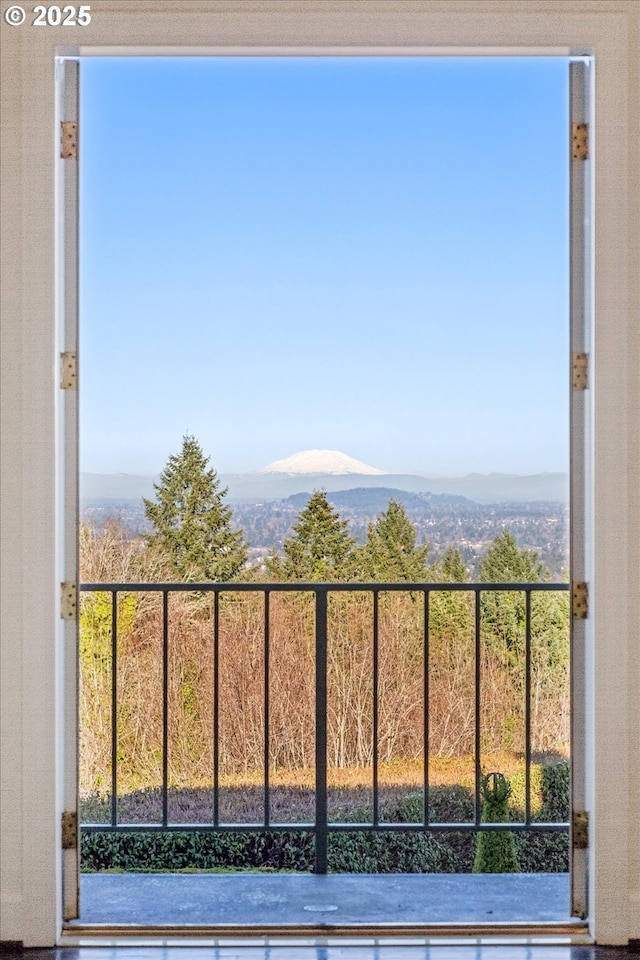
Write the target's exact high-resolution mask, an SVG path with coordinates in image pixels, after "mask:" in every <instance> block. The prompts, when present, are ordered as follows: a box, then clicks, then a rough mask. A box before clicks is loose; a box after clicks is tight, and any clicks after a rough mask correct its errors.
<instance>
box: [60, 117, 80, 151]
mask: <svg viewBox="0 0 640 960" xmlns="http://www.w3.org/2000/svg"><path fill="white" fill-rule="evenodd" d="M60 156H61V157H62V159H63V160H77V158H78V124H77V123H75V121H70V120H63V121H62V123H61V124H60Z"/></svg>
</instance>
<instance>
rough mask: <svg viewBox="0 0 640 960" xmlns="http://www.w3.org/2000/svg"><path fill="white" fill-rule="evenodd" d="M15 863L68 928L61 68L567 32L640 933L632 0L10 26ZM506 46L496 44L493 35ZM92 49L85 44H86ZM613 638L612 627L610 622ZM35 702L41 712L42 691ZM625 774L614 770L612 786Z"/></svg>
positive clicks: (611, 914) (31, 941) (440, 4)
mask: <svg viewBox="0 0 640 960" xmlns="http://www.w3.org/2000/svg"><path fill="white" fill-rule="evenodd" d="M1 31H2V45H3V57H2V60H1V62H0V70H1V71H2V81H3V82H2V86H1V88H0V95H1V97H2V105H3V122H4V130H5V138H4V139H3V151H4V153H5V154H6V162H3V192H2V204H3V218H2V229H3V239H5V240H6V241H7V242H5V243H3V244H2V251H1V254H2V262H3V285H2V289H1V291H0V294H1V296H2V311H3V323H2V329H1V333H2V346H3V349H2V361H1V362H2V384H3V394H2V410H1V414H2V449H3V457H2V484H3V497H2V544H3V550H2V556H1V560H2V569H3V575H2V604H1V606H0V617H1V625H2V645H1V646H0V656H1V657H2V670H1V672H0V683H1V685H2V698H1V710H2V727H3V743H2V778H1V782H0V791H1V801H2V802H1V806H0V813H1V817H2V852H3V857H2V864H1V867H0V937H1V938H2V939H4V940H13V941H20V940H21V941H22V942H23V943H24V945H25V946H26V947H40V946H41V947H48V946H52V945H53V944H55V943H56V942H57V941H58V939H59V937H60V933H61V927H62V920H61V916H62V898H61V875H62V871H61V853H60V832H61V830H60V815H61V813H62V811H63V809H64V796H63V772H62V771H63V769H64V752H65V751H64V683H63V676H64V656H63V650H64V638H63V625H62V621H61V620H60V600H59V595H60V586H59V585H60V581H61V580H63V579H64V572H63V571H62V570H61V569H60V553H59V550H58V547H57V544H58V543H59V540H60V537H61V518H60V514H59V511H58V510H57V508H56V502H59V499H60V497H59V492H58V491H59V484H58V480H57V478H56V430H57V417H58V412H57V407H58V400H57V397H58V393H57V391H58V375H59V370H58V364H57V362H54V357H55V323H54V308H55V303H54V280H55V264H54V240H55V229H56V227H55V224H54V162H53V159H52V158H53V153H52V143H53V142H54V140H55V131H54V129H53V124H52V118H53V117H54V112H55V87H54V83H53V65H54V59H55V57H56V56H61V55H63V54H65V53H67V54H69V55H73V56H78V55H82V54H84V53H85V52H86V51H87V50H88V49H89V48H90V50H91V51H93V52H96V51H98V50H99V49H100V47H102V48H103V49H109V50H113V49H115V48H116V45H118V44H123V43H124V42H127V43H129V44H131V45H132V48H133V47H137V50H138V51H139V52H144V51H146V52H148V53H151V54H152V55H153V53H154V52H155V53H157V52H158V51H159V50H165V51H172V50H175V49H176V48H175V46H172V45H176V44H180V45H182V49H184V47H186V46H189V49H190V50H191V51H192V52H198V51H206V50H207V49H209V45H210V44H211V41H212V38H215V40H216V42H217V43H219V44H220V46H221V47H225V48H226V49H227V52H238V51H240V50H244V51H245V52H246V51H247V49H249V48H251V47H252V45H256V44H264V45H267V46H269V45H271V46H273V47H281V46H282V45H285V46H286V47H287V48H288V49H289V50H294V49H295V48H296V47H298V46H306V47H309V46H313V47H315V48H317V49H318V50H320V49H323V48H324V49H326V48H331V49H333V50H336V51H337V52H339V50H340V48H341V47H342V46H343V45H344V44H352V45H358V44H360V45H367V44H368V45H369V46H372V47H374V48H375V49H376V50H381V49H383V48H385V45H387V44H395V46H396V49H397V48H400V49H402V48H404V47H407V48H409V47H411V46H413V47H415V45H416V44H423V49H425V50H427V49H429V50H431V51H434V52H437V51H438V50H439V49H441V48H444V47H447V48H451V47H456V45H457V46H458V48H465V49H472V48H475V49H478V52H482V50H491V51H492V52H496V46H495V45H496V42H497V43H499V44H500V45H501V48H500V49H501V50H503V51H508V50H510V49H514V48H517V49H519V50H524V49H526V48H527V46H535V47H537V48H542V47H547V48H549V49H551V50H559V48H562V50H563V51H564V52H566V53H567V54H575V55H580V54H584V55H591V56H593V57H594V59H595V65H596V69H595V80H594V100H593V103H594V111H595V129H594V131H592V133H593V136H592V144H593V145H594V146H595V151H596V152H595V154H594V157H595V162H594V163H593V166H592V183H593V185H594V191H593V207H594V213H595V216H594V221H593V243H592V249H591V256H592V262H593V264H594V270H593V289H592V291H591V293H592V298H593V301H592V302H593V312H594V316H595V322H594V329H593V344H594V363H593V365H592V370H591V382H592V392H591V407H590V413H589V423H590V429H591V435H592V469H591V470H590V473H589V476H588V477H587V483H586V487H587V490H586V498H587V502H586V505H585V516H586V519H587V526H588V530H589V543H588V554H589V557H590V563H591V566H590V571H589V572H590V576H591V577H592V579H590V581H589V587H590V615H589V619H588V620H587V621H586V623H585V652H584V659H585V677H586V680H585V699H586V710H585V716H586V721H587V723H586V730H585V740H586V744H587V751H586V763H585V767H586V769H585V798H586V809H587V811H588V812H589V814H590V817H591V824H590V826H591V835H592V836H591V843H590V847H589V850H588V853H587V859H588V864H589V875H590V881H591V882H590V888H589V929H590V933H591V936H592V937H593V938H594V939H595V940H596V941H597V942H598V943H602V944H625V943H627V942H628V940H629V938H635V939H640V833H639V832H638V831H639V826H638V818H637V815H635V811H637V810H638V809H640V778H639V777H638V769H639V768H640V748H639V745H638V741H637V737H636V736H635V732H636V731H637V730H638V728H639V727H640V702H639V701H638V697H637V695H636V694H637V690H638V688H639V687H640V664H639V663H638V658H637V655H636V651H637V638H638V636H640V604H639V603H638V597H639V596H640V436H639V434H638V414H637V411H638V410H639V409H640V339H639V337H638V315H639V311H640V278H639V277H638V273H637V270H636V269H635V264H637V263H638V262H639V261H640V221H639V219H638V217H637V211H638V209H639V208H640V184H639V182H638V177H637V157H638V156H640V122H639V120H638V117H639V116H640V69H639V64H638V58H637V50H638V48H640V10H639V9H638V6H637V4H636V3H634V2H632V0H607V3H603V4H594V3H592V2H591V0H540V2H539V3H538V4H536V5H535V9H533V7H532V5H531V4H530V3H528V2H523V0H496V2H494V3H491V4H487V3H486V0H366V2H363V0H341V2H340V3H337V2H333V0H279V2H278V3H271V2H266V0H265V2H263V0H225V2H224V3H222V2H220V3H219V2H217V0H191V3H190V4H189V12H188V13H187V12H186V11H185V10H184V5H183V3H182V0H174V2H173V3H172V2H166V0H163V2H160V0H129V2H128V3H127V5H126V9H123V7H122V5H121V4H119V3H115V2H113V0H104V2H101V3H100V5H99V9H98V8H97V7H96V9H95V10H94V11H93V20H92V23H91V25H90V26H89V27H86V28H82V29H80V28H77V29H76V28H73V29H69V28H64V29H63V28H61V27H60V28H55V27H47V28H45V29H42V30H33V29H32V28H31V27H30V26H29V25H28V24H24V25H23V26H22V27H19V26H15V27H14V26H7V25H5V24H4V23H3V24H2V28H1ZM491 44H493V46H491ZM85 45H86V46H85ZM596 637H597V644H596V642H595V639H596ZM35 705H37V708H36V706H35ZM612 785H614V786H615V788H614V789H612Z"/></svg>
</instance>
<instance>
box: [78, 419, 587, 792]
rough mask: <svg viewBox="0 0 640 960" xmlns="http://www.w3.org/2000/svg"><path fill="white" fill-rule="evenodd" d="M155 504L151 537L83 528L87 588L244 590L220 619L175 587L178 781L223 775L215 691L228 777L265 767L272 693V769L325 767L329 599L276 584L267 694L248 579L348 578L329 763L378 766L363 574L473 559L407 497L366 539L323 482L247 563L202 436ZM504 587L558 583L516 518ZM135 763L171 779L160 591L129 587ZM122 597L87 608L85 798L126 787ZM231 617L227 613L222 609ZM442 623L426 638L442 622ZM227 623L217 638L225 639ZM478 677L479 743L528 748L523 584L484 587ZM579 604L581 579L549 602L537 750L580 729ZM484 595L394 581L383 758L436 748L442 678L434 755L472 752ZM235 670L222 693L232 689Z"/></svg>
mask: <svg viewBox="0 0 640 960" xmlns="http://www.w3.org/2000/svg"><path fill="white" fill-rule="evenodd" d="M155 489H156V498H155V500H153V501H152V500H146V501H145V511H146V512H147V516H148V518H149V520H150V521H151V523H152V524H153V532H152V533H150V534H149V535H147V536H145V537H142V538H136V539H132V538H131V537H130V536H128V534H127V532H126V531H125V530H124V529H123V528H121V527H118V525H117V524H115V523H114V524H108V525H107V527H106V528H105V529H104V530H103V531H102V532H100V533H97V532H96V531H94V530H92V529H91V528H86V527H85V528H83V529H82V530H81V557H82V579H83V580H84V581H85V582H96V583H97V582H114V581H115V582H122V583H126V582H145V581H146V582H158V581H173V580H181V581H185V582H192V583H194V584H197V583H200V582H204V581H217V582H223V583H228V584H229V591H228V592H227V591H225V592H224V593H223V594H222V595H221V597H220V603H219V606H218V609H217V612H216V613H215V614H214V605H213V599H212V596H211V595H210V594H207V593H204V592H203V591H197V589H196V590H194V591H193V592H181V593H173V594H171V597H170V606H169V646H168V661H167V662H168V667H169V691H168V701H169V721H170V722H169V729H170V744H169V775H170V782H171V785H173V786H175V787H189V786H195V785H197V784H203V783H207V782H210V777H211V770H212V766H213V749H214V746H213V738H212V730H213V716H214V702H215V704H217V709H218V716H219V730H218V738H217V740H218V749H219V758H220V770H221V773H222V774H223V775H226V774H228V775H237V774H243V775H253V774H255V773H257V772H259V771H260V770H261V768H262V764H263V761H264V751H265V742H264V736H265V734H264V720H265V709H266V705H267V699H268V703H269V716H270V721H269V722H270V730H269V747H268V752H269V758H270V764H271V765H272V766H273V768H274V769H278V768H280V769H281V768H285V769H289V770H298V769H302V768H309V767H311V766H312V765H313V758H314V736H315V734H314V724H315V716H314V703H315V634H314V607H313V602H312V596H311V595H310V594H309V593H307V594H304V593H301V592H292V593H287V594H282V593H273V594H272V596H271V598H270V607H269V614H268V619H269V691H268V694H267V693H266V691H265V683H264V676H265V662H266V659H265V658H266V640H265V601H264V597H263V596H262V594H260V592H259V589H257V590H256V591H255V592H253V591H251V592H248V593H241V592H238V591H236V592H234V591H233V582H234V581H236V582H237V581H239V580H243V581H252V580H253V581H255V582H256V587H257V588H259V585H260V583H261V582H265V581H267V582H269V581H294V582H331V581H349V582H352V583H353V584H354V590H353V591H348V592H346V593H339V594H338V593H334V594H330V596H329V607H328V651H327V660H328V668H327V669H328V678H327V683H328V735H327V742H328V762H329V765H330V766H331V767H348V766H366V765H368V764H370V763H371V760H372V755H373V669H372V668H373V660H372V657H373V648H372V636H373V629H374V627H373V609H372V597H371V595H370V594H368V593H366V592H365V591H358V590H357V589H356V588H357V584H358V583H359V582H360V583H365V582H380V583H386V582H392V581H393V582H406V583H407V584H410V583H413V582H418V583H420V582H431V583H434V584H437V583H442V584H448V583H464V582H465V581H466V580H467V579H468V576H467V569H466V567H465V564H464V562H463V560H462V558H461V556H460V553H459V551H458V550H456V548H455V547H454V546H452V547H451V548H450V549H449V550H448V552H447V553H446V555H445V556H444V557H442V558H440V559H439V560H437V561H435V562H434V563H429V556H428V553H429V547H428V545H423V546H418V545H417V544H416V535H415V529H414V527H413V524H412V522H411V520H410V519H409V517H408V516H407V515H406V512H405V510H404V508H403V507H402V505H401V504H399V503H397V502H396V501H393V500H391V501H390V502H389V504H388V507H387V509H386V510H385V511H383V512H382V514H381V515H380V516H379V517H378V518H377V519H376V520H375V521H374V522H372V523H371V524H370V525H369V528H368V531H367V537H366V540H365V542H364V543H363V544H362V545H359V544H357V543H356V541H355V540H354V539H353V538H352V537H351V536H350V534H349V531H348V527H347V524H346V522H345V521H344V520H343V519H341V517H340V515H339V514H338V512H337V511H335V510H334V509H333V507H332V506H331V505H330V504H329V502H328V500H327V497H326V494H325V493H324V492H323V491H315V492H314V493H313V494H312V495H311V496H310V498H309V500H308V502H307V504H306V506H305V507H304V509H303V510H302V511H301V512H300V514H299V516H298V519H297V522H296V524H295V525H294V527H293V530H292V533H291V536H290V537H289V538H287V539H286V540H285V541H284V543H283V546H282V551H281V553H279V554H274V555H272V556H271V557H270V558H268V559H267V561H266V570H263V569H248V568H247V565H246V560H247V544H246V543H245V540H244V536H243V533H242V531H239V530H236V529H234V528H233V523H232V511H231V509H230V507H229V506H228V505H227V504H226V503H225V495H226V491H225V490H224V489H221V486H220V481H219V479H218V477H217V474H216V472H215V471H214V470H213V469H211V468H210V467H209V465H208V460H207V458H206V457H205V456H204V454H203V452H202V449H201V447H200V445H199V444H198V442H197V441H196V440H195V438H194V437H192V436H189V435H187V436H185V437H184V439H183V445H182V450H181V452H180V453H179V454H177V455H174V456H171V457H170V458H169V460H168V462H167V465H166V467H165V469H164V471H163V472H162V474H161V476H160V478H159V481H158V483H157V484H156V488H155ZM479 578H480V579H481V580H482V581H484V582H487V584H490V583H501V582H522V583H524V582H543V581H545V580H548V579H549V574H548V571H547V570H546V569H545V568H544V567H543V565H542V564H541V563H540V562H539V561H538V558H537V556H536V555H535V553H532V552H530V551H526V550H521V549H519V548H518V545H517V543H516V542H515V540H514V538H513V536H512V535H511V534H510V533H509V531H507V530H505V531H504V532H503V533H502V534H501V535H499V536H498V537H496V538H495V540H494V542H493V544H492V545H491V547H490V548H489V550H488V552H487V554H486V556H485V557H484V558H483V559H482V561H481V564H480V569H479ZM117 611H118V612H117V617H118V622H117V627H118V629H117V688H118V703H117V706H116V711H117V719H118V744H117V752H118V764H119V777H120V782H121V785H122V786H123V789H124V785H126V786H127V787H128V788H129V789H140V788H143V787H151V786H157V785H158V784H159V782H161V770H162V760H161V751H160V745H161V743H162V728H163V718H162V697H161V690H162V683H163V680H162V674H163V652H162V640H161V638H162V609H161V604H160V601H159V597H158V595H157V594H155V595H153V594H144V593H135V592H127V591H126V589H123V590H122V591H120V593H119V597H118V607H117ZM111 615H112V608H111V597H110V595H109V594H105V593H100V592H96V593H94V594H87V595H84V597H83V600H82V606H81V618H80V627H81V630H80V643H81V647H80V654H81V657H80V659H81V710H80V713H81V744H82V745H81V782H82V789H83V791H84V792H85V793H92V792H95V791H100V790H104V789H106V788H107V787H108V780H109V774H108V771H109V758H110V747H111V743H110V729H111V723H110V718H111V702H110V692H111V689H112V687H111V671H112V668H113V663H114V660H113V656H112V637H113V624H112V622H111ZM215 618H217V619H215ZM427 618H428V644H427V645H425V632H426V630H425V624H426V622H427ZM214 620H215V622H216V623H217V628H216V629H217V637H216V641H215V642H216V644H217V646H216V647H215V650H214V632H215V630H214ZM480 626H481V643H480V671H481V682H482V697H481V745H482V750H483V751H485V752H488V753H490V752H495V751H499V750H510V751H515V752H523V751H524V735H525V730H524V696H525V686H526V677H525V669H524V650H525V635H526V601H525V596H524V593H522V592H520V591H517V592H511V593H505V592H500V591H498V590H495V591H492V590H491V589H489V588H488V589H487V590H486V591H483V594H482V600H481V621H480ZM568 626H569V611H568V598H567V595H566V593H556V592H540V593H537V594H536V593H534V594H533V596H532V598H531V623H530V637H531V671H530V677H529V690H530V696H531V701H530V702H531V731H532V746H533V749H534V750H536V751H545V750H550V749H555V748H557V747H558V746H559V745H562V744H566V743H567V742H568V739H569V735H568V724H569V684H568V663H569V639H568V637H569V629H568ZM475 643H476V633H475V599H474V595H473V593H472V592H471V591H465V590H461V591H452V590H447V589H446V588H444V589H441V590H434V591H433V592H432V593H431V594H430V598H429V604H428V611H427V605H426V601H425V598H424V596H423V595H422V593H421V592H420V591H418V592H416V591H411V590H410V589H407V590H406V591H401V592H391V591H386V592H385V591H382V592H381V594H380V596H379V603H378V644H377V669H378V682H377V691H378V704H377V706H378V718H377V730H378V743H377V747H378V755H379V759H380V761H381V762H396V761H397V762H402V761H404V760H415V759H416V758H419V757H421V756H422V754H423V749H424V742H423V740H424V729H425V727H424V717H425V703H424V679H425V675H426V676H427V677H428V682H429V697H428V717H429V734H428V736H429V739H428V744H427V749H428V751H429V754H430V755H440V756H459V757H464V756H470V755H471V754H473V750H474V743H475V687H474V684H475V661H476V647H475ZM215 677H217V684H218V687H217V691H216V690H215V689H214V683H215V679H214V678H215Z"/></svg>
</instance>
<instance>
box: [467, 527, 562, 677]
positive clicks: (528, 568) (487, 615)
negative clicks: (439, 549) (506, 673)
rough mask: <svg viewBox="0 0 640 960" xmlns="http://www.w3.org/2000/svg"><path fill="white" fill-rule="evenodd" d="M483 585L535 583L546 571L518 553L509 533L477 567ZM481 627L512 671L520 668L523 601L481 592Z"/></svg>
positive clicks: (502, 593)
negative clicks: (513, 668) (505, 658)
mask: <svg viewBox="0 0 640 960" xmlns="http://www.w3.org/2000/svg"><path fill="white" fill-rule="evenodd" d="M479 574H480V576H479V579H480V580H481V581H482V582H486V583H538V582H540V581H542V580H548V579H549V575H548V571H545V568H544V566H543V564H542V563H540V561H539V560H538V555H537V554H536V553H533V552H532V551H531V550H521V549H520V548H519V547H518V545H517V543H516V541H515V539H514V537H513V535H512V534H511V533H510V531H509V530H505V531H504V532H503V533H500V534H498V536H497V537H496V538H495V539H494V541H493V543H492V544H491V546H490V547H489V550H488V551H487V554H486V556H485V557H483V558H482V560H481V561H480V565H479ZM481 603H482V624H483V627H484V629H485V631H486V633H487V635H488V640H489V643H490V645H491V646H493V648H494V649H495V651H496V652H498V653H499V652H500V651H504V652H505V653H506V657H507V661H508V663H509V664H510V665H511V666H512V667H522V654H523V650H524V636H525V627H526V601H525V597H524V594H523V593H520V592H516V591H508V592H507V591H491V590H488V591H484V592H483V593H482V600H481Z"/></svg>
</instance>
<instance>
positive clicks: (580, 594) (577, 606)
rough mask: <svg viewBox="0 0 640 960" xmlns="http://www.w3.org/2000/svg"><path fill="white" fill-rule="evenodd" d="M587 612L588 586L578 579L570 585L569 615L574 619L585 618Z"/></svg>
mask: <svg viewBox="0 0 640 960" xmlns="http://www.w3.org/2000/svg"><path fill="white" fill-rule="evenodd" d="M588 614H589V588H588V587H587V584H586V583H584V581H582V580H579V581H578V582H576V583H574V584H572V586H571V616H572V617H573V618H574V620H586V619H587V616H588Z"/></svg>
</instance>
